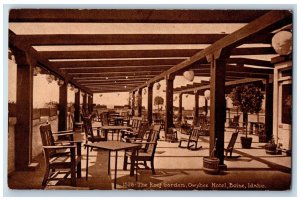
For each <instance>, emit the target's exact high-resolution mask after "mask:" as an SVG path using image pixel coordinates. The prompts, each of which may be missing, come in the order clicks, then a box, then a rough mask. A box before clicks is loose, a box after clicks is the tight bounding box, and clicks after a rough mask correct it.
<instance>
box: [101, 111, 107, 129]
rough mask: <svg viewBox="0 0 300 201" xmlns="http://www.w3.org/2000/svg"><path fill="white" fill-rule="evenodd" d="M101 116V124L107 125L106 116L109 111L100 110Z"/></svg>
mask: <svg viewBox="0 0 300 201" xmlns="http://www.w3.org/2000/svg"><path fill="white" fill-rule="evenodd" d="M101 116H102V124H103V125H104V126H107V125H108V116H109V113H108V112H102V113H101Z"/></svg>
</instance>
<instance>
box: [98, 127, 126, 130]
mask: <svg viewBox="0 0 300 201" xmlns="http://www.w3.org/2000/svg"><path fill="white" fill-rule="evenodd" d="M100 128H101V129H104V130H110V129H112V130H113V129H115V130H119V129H120V130H123V129H129V128H131V127H129V126H100Z"/></svg>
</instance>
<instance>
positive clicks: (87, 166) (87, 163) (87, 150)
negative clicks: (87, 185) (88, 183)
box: [85, 146, 89, 180]
mask: <svg viewBox="0 0 300 201" xmlns="http://www.w3.org/2000/svg"><path fill="white" fill-rule="evenodd" d="M85 168H86V173H85V180H87V179H88V172H89V147H87V146H86V167H85Z"/></svg>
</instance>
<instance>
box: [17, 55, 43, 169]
mask: <svg viewBox="0 0 300 201" xmlns="http://www.w3.org/2000/svg"><path fill="white" fill-rule="evenodd" d="M13 54H14V55H15V59H16V63H17V97H16V105H17V106H16V110H17V115H16V117H17V123H16V125H15V169H16V170H17V171H18V170H22V171H24V170H31V169H34V168H35V167H37V166H38V164H37V163H32V152H31V149H32V109H33V67H34V65H35V64H34V63H32V64H30V63H29V62H28V61H27V59H28V58H27V57H26V54H25V53H24V52H23V51H20V50H13Z"/></svg>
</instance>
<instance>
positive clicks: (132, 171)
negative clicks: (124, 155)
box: [130, 158, 138, 176]
mask: <svg viewBox="0 0 300 201" xmlns="http://www.w3.org/2000/svg"><path fill="white" fill-rule="evenodd" d="M135 163H136V162H135V160H134V159H133V158H131V160H130V176H134V166H135V165H136V164H135ZM136 168H138V167H136Z"/></svg>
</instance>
